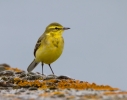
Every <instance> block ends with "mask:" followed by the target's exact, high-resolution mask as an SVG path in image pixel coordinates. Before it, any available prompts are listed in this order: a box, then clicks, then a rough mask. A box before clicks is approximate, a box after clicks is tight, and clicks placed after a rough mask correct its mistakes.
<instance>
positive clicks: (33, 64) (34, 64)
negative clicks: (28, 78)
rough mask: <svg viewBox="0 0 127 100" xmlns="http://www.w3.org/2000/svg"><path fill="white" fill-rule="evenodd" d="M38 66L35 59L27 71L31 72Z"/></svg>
mask: <svg viewBox="0 0 127 100" xmlns="http://www.w3.org/2000/svg"><path fill="white" fill-rule="evenodd" d="M37 65H38V63H37V62H35V59H34V60H33V61H32V63H31V64H30V65H29V66H28V68H27V71H28V72H31V71H32V70H33V69H34V68H35V67H36V66H37Z"/></svg>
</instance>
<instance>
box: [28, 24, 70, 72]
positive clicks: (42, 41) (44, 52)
mask: <svg viewBox="0 0 127 100" xmlns="http://www.w3.org/2000/svg"><path fill="white" fill-rule="evenodd" d="M67 29H70V28H65V27H63V26H62V25H60V24H59V23H51V24H50V25H48V26H47V27H46V30H45V32H44V33H43V34H42V35H41V37H40V38H39V39H38V41H37V43H36V45H35V49H34V56H35V59H34V60H33V62H32V63H31V64H30V65H29V66H28V68H27V71H28V72H30V71H32V70H33V69H34V68H35V67H36V66H37V64H38V63H39V62H41V63H42V74H43V64H48V65H49V67H50V69H51V71H52V73H53V74H54V72H53V70H52V68H51V66H50V64H51V63H53V62H54V61H56V60H57V59H58V58H59V57H60V55H61V54H62V51H63V48H64V39H63V37H62V34H63V32H64V30H67Z"/></svg>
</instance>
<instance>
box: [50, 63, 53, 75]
mask: <svg viewBox="0 0 127 100" xmlns="http://www.w3.org/2000/svg"><path fill="white" fill-rule="evenodd" d="M49 67H50V69H51V71H52V74H53V75H54V72H53V70H52V68H51V66H50V64H49Z"/></svg>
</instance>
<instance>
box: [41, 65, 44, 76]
mask: <svg viewBox="0 0 127 100" xmlns="http://www.w3.org/2000/svg"><path fill="white" fill-rule="evenodd" d="M43 65H44V64H43V63H41V66H42V75H43Z"/></svg>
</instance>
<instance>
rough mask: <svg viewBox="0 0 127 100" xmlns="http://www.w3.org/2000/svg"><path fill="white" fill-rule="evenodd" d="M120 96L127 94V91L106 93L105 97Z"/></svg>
mask: <svg viewBox="0 0 127 100" xmlns="http://www.w3.org/2000/svg"><path fill="white" fill-rule="evenodd" d="M118 94H127V91H123V92H105V93H104V95H118Z"/></svg>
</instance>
